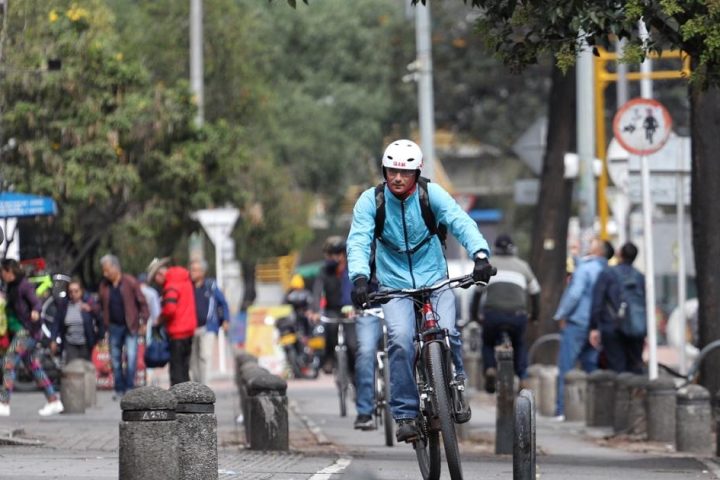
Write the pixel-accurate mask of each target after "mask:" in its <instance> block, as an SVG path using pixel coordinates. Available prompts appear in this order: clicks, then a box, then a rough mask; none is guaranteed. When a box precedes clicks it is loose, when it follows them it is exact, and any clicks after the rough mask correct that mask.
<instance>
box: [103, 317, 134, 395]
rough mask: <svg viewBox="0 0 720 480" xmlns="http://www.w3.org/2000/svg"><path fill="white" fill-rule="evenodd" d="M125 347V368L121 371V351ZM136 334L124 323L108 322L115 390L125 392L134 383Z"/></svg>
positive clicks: (130, 388)
mask: <svg viewBox="0 0 720 480" xmlns="http://www.w3.org/2000/svg"><path fill="white" fill-rule="evenodd" d="M123 347H125V358H126V369H125V371H123V364H122V353H123ZM137 351H138V336H137V334H136V335H133V334H132V333H131V332H130V330H129V329H128V327H127V326H126V325H115V324H110V358H111V360H112V369H113V377H114V379H115V391H116V392H118V393H125V392H126V391H128V390H132V388H133V386H134V385H135V370H136V369H137Z"/></svg>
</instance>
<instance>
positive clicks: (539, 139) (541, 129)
mask: <svg viewBox="0 0 720 480" xmlns="http://www.w3.org/2000/svg"><path fill="white" fill-rule="evenodd" d="M547 126H548V119H547V117H540V118H538V119H537V120H535V122H534V123H533V124H532V125H530V128H528V129H527V130H525V132H524V133H523V134H522V135H521V136H520V138H518V139H517V141H516V142H515V143H514V144H513V146H512V150H513V152H515V154H516V155H517V156H518V157H520V160H522V161H523V162H525V164H526V165H527V166H528V167H530V170H532V171H533V173H534V174H535V175H540V173H541V172H542V165H543V156H544V155H545V142H546V140H547V138H546V137H547Z"/></svg>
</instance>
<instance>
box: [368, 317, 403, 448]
mask: <svg viewBox="0 0 720 480" xmlns="http://www.w3.org/2000/svg"><path fill="white" fill-rule="evenodd" d="M362 313H363V315H372V316H374V317H377V318H379V319H384V318H385V315H384V313H383V310H382V308H369V309H366V310H363V311H362ZM381 324H382V335H381V337H380V341H379V342H378V347H377V353H376V354H375V400H374V415H373V416H374V418H375V429H378V428H379V427H380V426H382V427H383V430H384V433H385V445H387V446H388V447H392V446H393V445H394V444H395V436H394V434H393V433H394V432H393V429H394V427H393V418H392V414H391V413H390V364H389V363H388V352H387V325H385V322H384V321H382V322H381Z"/></svg>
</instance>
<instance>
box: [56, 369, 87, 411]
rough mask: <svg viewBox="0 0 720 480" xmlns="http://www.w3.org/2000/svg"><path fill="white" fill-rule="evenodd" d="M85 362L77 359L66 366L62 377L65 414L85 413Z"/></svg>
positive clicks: (61, 396) (61, 390)
mask: <svg viewBox="0 0 720 480" xmlns="http://www.w3.org/2000/svg"><path fill="white" fill-rule="evenodd" d="M84 363H85V360H81V359H79V358H78V359H75V360H73V361H72V362H70V363H68V364H67V365H65V366H64V367H63V369H62V373H61V377H60V398H61V400H62V403H63V407H64V410H63V413H85V365H84Z"/></svg>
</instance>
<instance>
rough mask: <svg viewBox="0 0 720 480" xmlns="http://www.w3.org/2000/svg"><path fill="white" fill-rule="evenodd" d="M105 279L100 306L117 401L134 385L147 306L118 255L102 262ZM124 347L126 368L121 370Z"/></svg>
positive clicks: (101, 287)
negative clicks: (123, 270) (106, 332)
mask: <svg viewBox="0 0 720 480" xmlns="http://www.w3.org/2000/svg"><path fill="white" fill-rule="evenodd" d="M100 266H101V267H102V271H103V277H105V278H103V280H102V281H101V282H100V291H99V293H100V303H101V305H102V312H103V320H104V322H105V327H106V328H107V329H108V331H109V334H110V358H111V359H112V368H113V378H114V383H115V394H114V395H113V399H114V400H118V399H120V398H121V397H122V396H123V395H124V394H125V392H127V391H128V390H132V388H133V387H134V385H135V371H136V368H137V350H138V348H137V345H138V334H139V335H144V334H145V322H146V321H147V319H148V315H149V314H148V306H147V302H146V301H145V295H143V293H142V290H141V289H140V284H139V283H138V281H137V280H136V279H135V277H133V276H132V275H129V274H127V273H123V272H122V269H121V267H120V260H118V258H117V257H116V256H115V255H105V256H104V257H102V258H101V259H100ZM123 347H125V355H126V359H127V367H126V368H125V369H123V367H122V352H123Z"/></svg>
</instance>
